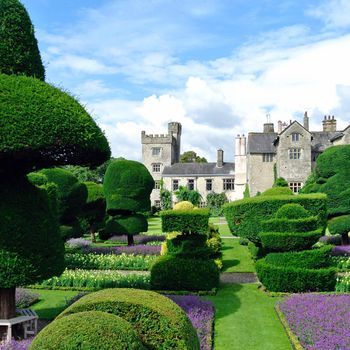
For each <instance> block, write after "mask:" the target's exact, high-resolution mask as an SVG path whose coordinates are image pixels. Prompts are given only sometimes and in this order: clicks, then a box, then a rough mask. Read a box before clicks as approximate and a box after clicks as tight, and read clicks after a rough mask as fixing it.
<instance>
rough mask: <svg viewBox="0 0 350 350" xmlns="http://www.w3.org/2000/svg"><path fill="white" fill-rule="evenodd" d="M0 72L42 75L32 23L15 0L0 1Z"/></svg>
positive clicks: (43, 70) (37, 76)
mask: <svg viewBox="0 0 350 350" xmlns="http://www.w3.org/2000/svg"><path fill="white" fill-rule="evenodd" d="M0 73H5V74H9V75H11V74H19V75H21V74H24V75H27V76H32V77H36V78H38V79H41V80H44V79H45V69H44V66H43V64H42V60H41V57H40V52H39V49H38V43H37V40H36V38H35V36H34V27H33V24H32V22H31V20H30V17H29V15H28V13H27V11H26V9H25V8H24V6H23V5H22V4H21V3H20V2H19V1H18V0H1V1H0Z"/></svg>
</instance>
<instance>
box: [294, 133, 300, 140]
mask: <svg viewBox="0 0 350 350" xmlns="http://www.w3.org/2000/svg"><path fill="white" fill-rule="evenodd" d="M299 140H300V134H299V133H298V132H293V133H292V141H294V142H296V141H299Z"/></svg>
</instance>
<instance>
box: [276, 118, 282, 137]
mask: <svg viewBox="0 0 350 350" xmlns="http://www.w3.org/2000/svg"><path fill="white" fill-rule="evenodd" d="M277 125H278V126H277V132H278V133H279V134H280V133H281V132H282V130H283V126H282V121H281V120H279V121H278V124H277Z"/></svg>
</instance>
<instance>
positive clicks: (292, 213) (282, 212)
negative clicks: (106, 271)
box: [276, 203, 310, 219]
mask: <svg viewBox="0 0 350 350" xmlns="http://www.w3.org/2000/svg"><path fill="white" fill-rule="evenodd" d="M309 215H310V214H309V213H308V211H307V210H306V209H305V208H304V207H303V206H301V205H300V204H297V203H290V204H285V205H282V207H281V208H279V209H278V210H277V212H276V218H287V219H301V218H306V217H308V216H309Z"/></svg>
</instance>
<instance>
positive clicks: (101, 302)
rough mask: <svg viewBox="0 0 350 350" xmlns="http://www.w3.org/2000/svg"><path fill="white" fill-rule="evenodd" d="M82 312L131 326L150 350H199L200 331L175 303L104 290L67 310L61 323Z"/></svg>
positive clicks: (156, 296)
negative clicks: (103, 314)
mask: <svg viewBox="0 0 350 350" xmlns="http://www.w3.org/2000/svg"><path fill="white" fill-rule="evenodd" d="M82 311H104V312H109V313H111V314H114V315H117V316H120V317H122V318H123V319H124V320H126V321H128V322H130V324H131V325H132V327H133V328H134V330H135V331H136V333H137V334H138V336H139V337H140V339H141V341H142V343H143V345H144V346H145V348H147V349H154V350H156V349H159V350H160V349H162V350H167V349H169V350H170V349H171V350H172V349H177V350H185V349H186V350H199V342H198V338H197V334H196V331H195V330H194V328H193V326H192V324H191V321H190V320H189V319H188V317H187V316H186V314H185V312H184V311H183V310H182V309H181V308H180V307H179V306H178V305H176V304H175V303H174V302H173V301H171V300H170V299H168V298H166V297H165V296H163V295H160V294H158V293H155V292H151V291H145V290H140V289H130V288H128V289H124V288H117V289H104V290H101V291H99V292H96V293H91V294H88V295H86V296H84V297H82V298H81V299H79V300H78V301H76V302H75V303H74V304H73V305H71V306H69V307H68V308H67V309H66V310H64V311H63V312H62V313H61V314H60V315H59V316H58V319H61V318H65V317H67V316H68V315H71V314H74V313H78V312H82Z"/></svg>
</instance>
